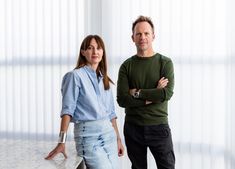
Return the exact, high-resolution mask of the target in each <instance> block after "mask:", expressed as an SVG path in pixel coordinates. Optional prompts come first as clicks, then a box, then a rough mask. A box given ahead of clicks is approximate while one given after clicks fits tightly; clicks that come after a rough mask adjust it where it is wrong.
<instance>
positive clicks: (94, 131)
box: [74, 120, 118, 169]
mask: <svg viewBox="0 0 235 169" xmlns="http://www.w3.org/2000/svg"><path fill="white" fill-rule="evenodd" d="M74 139H75V142H76V149H77V153H78V156H81V157H83V159H84V161H85V164H86V166H87V167H88V168H89V169H118V167H117V165H118V152H117V137H116V134H115V131H114V128H113V127H112V123H111V122H110V120H96V121H87V122H84V121H82V122H77V123H75V124H74Z"/></svg>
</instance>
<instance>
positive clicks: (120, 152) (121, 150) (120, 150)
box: [117, 138, 124, 157]
mask: <svg viewBox="0 0 235 169" xmlns="http://www.w3.org/2000/svg"><path fill="white" fill-rule="evenodd" d="M117 146H118V156H119V157H121V156H123V155H124V147H123V145H122V140H121V139H120V138H118V139H117Z"/></svg>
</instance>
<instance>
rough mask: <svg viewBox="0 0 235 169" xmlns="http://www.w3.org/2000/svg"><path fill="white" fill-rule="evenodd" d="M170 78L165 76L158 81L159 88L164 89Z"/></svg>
mask: <svg viewBox="0 0 235 169" xmlns="http://www.w3.org/2000/svg"><path fill="white" fill-rule="evenodd" d="M168 82H169V81H168V79H167V78H165V77H162V78H161V79H160V80H159V81H158V82H157V89H162V88H164V87H166V86H167V84H168Z"/></svg>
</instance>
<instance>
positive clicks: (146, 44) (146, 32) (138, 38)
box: [132, 22, 155, 51]
mask: <svg viewBox="0 0 235 169" xmlns="http://www.w3.org/2000/svg"><path fill="white" fill-rule="evenodd" d="M154 37H155V35H154V33H153V30H152V27H151V25H150V24H149V23H148V22H139V23H137V24H136V26H135V28H134V32H133V35H132V40H133V42H134V43H135V45H136V47H137V50H138V51H147V50H148V49H152V42H153V40H154Z"/></svg>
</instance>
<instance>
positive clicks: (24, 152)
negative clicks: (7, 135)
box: [0, 138, 82, 169]
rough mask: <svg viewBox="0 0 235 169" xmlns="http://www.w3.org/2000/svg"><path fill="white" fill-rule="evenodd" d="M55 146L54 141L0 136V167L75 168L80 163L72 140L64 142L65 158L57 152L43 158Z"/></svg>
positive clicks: (25, 168)
mask: <svg viewBox="0 0 235 169" xmlns="http://www.w3.org/2000/svg"><path fill="white" fill-rule="evenodd" d="M55 146H56V142H55V141H38V140H25V139H1V138H0V169H76V168H77V167H78V166H79V165H80V163H81V162H82V158H80V157H78V156H77V155H76V149H75V145H74V142H73V141H68V142H67V143H66V153H67V155H68V158H67V159H65V158H64V156H63V155H62V154H59V155H57V156H56V157H54V159H52V160H45V159H44V157H46V156H47V154H48V153H49V152H50V151H51V150H52V149H53V148H54V147H55Z"/></svg>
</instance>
